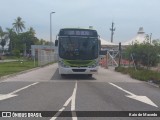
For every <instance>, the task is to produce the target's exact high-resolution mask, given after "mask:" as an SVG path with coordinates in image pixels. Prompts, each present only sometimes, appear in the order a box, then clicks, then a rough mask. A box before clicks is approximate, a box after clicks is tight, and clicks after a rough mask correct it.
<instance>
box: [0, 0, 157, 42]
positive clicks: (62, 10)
mask: <svg viewBox="0 0 160 120" xmlns="http://www.w3.org/2000/svg"><path fill="white" fill-rule="evenodd" d="M0 5H1V7H0V26H1V27H2V28H3V30H5V28H7V27H9V28H11V27H12V23H13V22H14V20H15V19H16V18H17V17H18V16H20V17H21V18H22V19H23V21H25V26H26V29H28V28H29V27H33V28H34V29H35V30H36V36H37V37H38V38H43V39H46V40H49V34H50V31H49V30H50V29H49V26H50V22H49V21H50V19H49V15H50V12H52V11H54V12H56V13H55V14H52V24H53V27H52V29H53V39H55V36H56V35H57V34H58V31H59V29H60V28H65V27H83V28H88V26H93V27H94V29H96V30H97V31H98V33H99V35H100V36H101V37H102V38H104V39H105V40H108V41H110V34H111V32H110V30H109V28H110V27H111V23H112V21H114V23H115V27H116V31H115V34H114V42H115V43H118V42H124V41H128V40H129V39H131V38H132V37H134V36H135V35H136V33H137V31H138V29H139V27H143V28H144V31H145V32H146V33H147V34H150V33H152V36H153V39H156V38H160V15H159V13H160V0H0Z"/></svg>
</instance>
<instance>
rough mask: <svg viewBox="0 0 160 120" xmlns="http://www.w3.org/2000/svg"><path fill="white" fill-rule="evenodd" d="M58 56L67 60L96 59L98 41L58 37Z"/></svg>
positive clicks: (94, 39)
mask: <svg viewBox="0 0 160 120" xmlns="http://www.w3.org/2000/svg"><path fill="white" fill-rule="evenodd" d="M59 56H60V57H61V58H63V59H68V60H91V59H96V58H97V57H98V39H97V38H89V37H60V38H59Z"/></svg>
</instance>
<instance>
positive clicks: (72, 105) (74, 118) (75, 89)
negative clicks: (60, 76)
mask: <svg viewBox="0 0 160 120" xmlns="http://www.w3.org/2000/svg"><path fill="white" fill-rule="evenodd" d="M76 91H77V81H76V84H75V88H74V91H73V94H72V101H71V111H72V120H77V116H76V113H75V112H74V111H75V102H76Z"/></svg>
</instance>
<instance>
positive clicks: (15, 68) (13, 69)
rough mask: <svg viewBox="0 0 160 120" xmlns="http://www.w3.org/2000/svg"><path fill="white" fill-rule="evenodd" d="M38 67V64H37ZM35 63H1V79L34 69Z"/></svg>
mask: <svg viewBox="0 0 160 120" xmlns="http://www.w3.org/2000/svg"><path fill="white" fill-rule="evenodd" d="M36 65H37V63H36ZM34 67H35V66H34V61H31V60H30V61H23V62H21V61H16V62H6V63H0V77H2V76H5V75H9V74H13V73H17V72H21V71H24V70H28V69H31V68H34Z"/></svg>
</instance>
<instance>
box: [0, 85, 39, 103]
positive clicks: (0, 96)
mask: <svg viewBox="0 0 160 120" xmlns="http://www.w3.org/2000/svg"><path fill="white" fill-rule="evenodd" d="M38 83H39V82H36V83H33V84H30V85H27V86H25V87H23V88H20V89H18V90H15V91H13V92H11V93H8V94H0V101H1V100H5V99H9V98H12V97H15V96H18V95H16V94H15V93H17V92H20V91H21V90H24V89H27V88H28V87H30V86H33V85H36V84H38Z"/></svg>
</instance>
